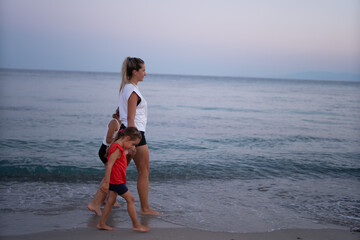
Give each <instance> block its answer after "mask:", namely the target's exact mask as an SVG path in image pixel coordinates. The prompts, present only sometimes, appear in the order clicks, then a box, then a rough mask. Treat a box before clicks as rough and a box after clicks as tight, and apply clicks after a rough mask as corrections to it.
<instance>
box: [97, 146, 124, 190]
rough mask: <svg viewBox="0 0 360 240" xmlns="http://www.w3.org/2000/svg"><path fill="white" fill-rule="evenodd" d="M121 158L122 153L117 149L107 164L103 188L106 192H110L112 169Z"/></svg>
mask: <svg viewBox="0 0 360 240" xmlns="http://www.w3.org/2000/svg"><path fill="white" fill-rule="evenodd" d="M120 156H121V151H120V149H118V148H117V149H116V150H115V151H114V152H113V153H111V155H110V158H109V160H108V162H107V164H106V169H105V178H104V182H103V184H102V186H101V189H102V190H103V191H104V192H108V190H109V183H110V175H111V170H112V167H113V166H114V163H115V162H116V159H118V158H120Z"/></svg>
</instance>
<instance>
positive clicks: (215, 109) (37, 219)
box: [0, 70, 360, 240]
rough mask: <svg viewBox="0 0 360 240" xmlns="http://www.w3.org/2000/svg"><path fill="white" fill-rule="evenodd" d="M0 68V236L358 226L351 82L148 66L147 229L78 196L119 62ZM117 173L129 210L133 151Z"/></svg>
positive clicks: (327, 233) (357, 127) (113, 97)
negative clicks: (108, 66) (108, 69)
mask: <svg viewBox="0 0 360 240" xmlns="http://www.w3.org/2000/svg"><path fill="white" fill-rule="evenodd" d="M0 82H1V85H2V89H3V94H2V95H0V96H1V99H0V123H1V125H0V127H1V135H0V183H1V184H0V220H1V224H0V238H3V239H19V238H21V239H41V238H46V239H53V238H54V239H56V237H57V236H58V235H60V236H63V239H66V238H72V237H70V236H71V235H73V236H78V235H79V238H80V239H82V237H84V239H92V238H96V237H98V238H100V237H101V238H104V239H106V238H107V237H108V238H109V239H112V238H115V237H116V236H117V235H125V236H128V238H129V239H132V238H133V239H142V238H143V239H192V238H193V239H202V238H203V239H211V237H214V238H215V237H216V238H217V239H229V240H230V239H265V238H266V239H271V238H274V239H276V238H278V239H339V240H340V239H341V240H342V239H354V238H358V237H359V236H358V235H357V234H355V233H354V234H353V233H351V232H350V229H353V228H359V227H360V205H359V199H360V192H359V189H360V181H359V176H360V161H359V160H360V147H359V146H360V123H359V119H360V96H359V92H360V83H358V82H334V81H306V80H284V79H282V80H281V79H251V78H226V77H205V76H201V77H200V76H181V75H151V74H149V75H148V76H146V78H145V79H144V82H142V83H141V84H139V88H140V89H141V92H142V93H143V95H144V97H145V99H146V100H147V102H148V110H149V121H148V125H147V130H146V140H147V142H148V146H149V151H150V186H149V202H150V203H151V206H152V207H153V208H154V209H156V210H158V211H161V212H162V213H163V215H162V216H159V217H155V218H154V217H153V218H144V217H141V221H145V224H146V225H148V226H150V227H151V228H152V229H151V231H150V232H149V233H146V234H138V233H133V232H132V231H131V223H130V220H129V216H128V214H127V211H126V207H125V202H124V201H123V200H122V199H121V198H119V199H118V201H119V202H120V205H122V207H121V208H118V209H114V210H113V211H112V214H111V216H110V218H109V222H108V224H109V225H110V226H113V227H115V228H116V229H117V230H116V231H115V232H104V231H98V230H97V229H96V223H97V222H98V220H99V219H98V218H96V217H94V216H93V215H94V214H93V213H92V212H90V211H89V210H88V209H87V207H86V206H87V204H88V202H89V201H90V200H91V199H92V197H93V196H94V194H95V192H96V190H97V188H98V186H99V183H100V181H101V179H102V178H103V177H104V166H103V163H102V162H101V161H100V159H99V158H98V149H99V147H100V145H101V142H102V138H103V136H104V131H105V128H106V124H107V123H108V122H109V120H110V119H111V114H112V113H113V111H114V110H115V108H116V107H117V97H118V88H119V83H120V75H119V73H93V72H61V71H35V70H34V71H32V70H29V71H25V70H24V71H21V70H2V71H0ZM219 83H221V88H219ZM18 86H22V87H21V88H19V87H18ZM199 89H201V91H199ZM164 99H166V101H164ZM127 177H128V179H127V185H128V188H129V190H130V192H132V194H133V195H134V197H135V205H136V208H137V210H138V211H139V209H140V203H139V198H138V194H137V189H136V188H137V186H136V185H137V180H136V179H137V170H136V166H135V164H134V163H133V162H131V163H130V165H129V166H128V169H127ZM139 217H140V216H139Z"/></svg>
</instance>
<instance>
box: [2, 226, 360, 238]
mask: <svg viewBox="0 0 360 240" xmlns="http://www.w3.org/2000/svg"><path fill="white" fill-rule="evenodd" d="M0 239H3V240H15V239H22V240H30V239H47V240H62V239H77V240H93V239H94V240H95V239H104V240H105V239H106V240H112V239H114V240H115V239H116V240H118V239H128V240H132V239H134V240H142V239H144V240H145V239H146V240H162V239H164V240H165V239H166V240H167V239H171V240H177V239H182V240H183V239H194V240H195V239H196V240H212V239H214V240H215V239H216V240H219V239H220V240H221V239H224V240H225V239H227V240H230V239H233V240H235V239H236V240H262V239H266V240H291V239H294V240H301V239H302V240H359V239H360V233H358V232H350V230H340V229H287V230H277V231H273V232H264V233H226V232H211V231H202V230H195V229H190V228H152V229H151V230H150V231H149V232H147V233H138V232H134V231H132V230H131V229H129V228H126V229H125V228H118V229H116V230H115V231H100V230H97V229H95V228H78V229H70V230H55V231H49V232H41V233H32V234H26V235H13V236H1V237H0Z"/></svg>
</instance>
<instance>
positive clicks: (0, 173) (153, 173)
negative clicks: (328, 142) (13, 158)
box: [0, 157, 360, 182]
mask: <svg viewBox="0 0 360 240" xmlns="http://www.w3.org/2000/svg"><path fill="white" fill-rule="evenodd" d="M104 172H105V171H104V168H103V167H97V168H95V167H78V166H51V165H41V164H26V165H11V164H9V163H8V164H4V162H2V163H1V164H0V181H7V180H19V181H54V182H67V181H73V182H81V181H99V180H101V178H102V177H103V176H104ZM127 175H128V178H129V179H131V180H135V179H136V177H137V171H136V167H135V165H134V164H130V165H129V167H128V170H127ZM326 177H335V178H342V177H344V178H355V179H359V178H360V168H351V167H339V166H333V165H324V164H313V163H307V164H306V163H303V164H299V163H291V164H290V163H286V161H285V160H283V161H279V160H277V161H274V160H272V161H271V160H270V161H269V160H267V159H265V158H261V157H258V158H256V159H254V161H253V162H249V161H247V162H234V161H230V162H226V163H225V162H216V163H214V162H212V163H206V162H202V163H197V162H194V163H192V162H152V163H151V170H150V179H151V180H155V181H171V180H181V181H185V180H203V179H219V180H229V179H243V180H251V179H272V178H289V179H307V178H326Z"/></svg>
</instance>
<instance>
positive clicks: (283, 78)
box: [0, 68, 360, 83]
mask: <svg viewBox="0 0 360 240" xmlns="http://www.w3.org/2000/svg"><path fill="white" fill-rule="evenodd" d="M0 71H12V72H61V73H78V74H86V73H90V74H111V75H112V74H120V70H119V72H110V71H109V72H107V71H85V70H59V69H21V68H0ZM301 74H305V75H304V76H303V77H301ZM306 74H307V73H296V74H293V76H292V75H284V76H279V77H276V76H269V77H256V76H216V75H214V76H211V75H196V74H195V75H191V74H175V73H148V75H149V76H176V77H179V76H180V77H185V78H191V77H197V78H199V77H200V78H227V79H254V80H277V81H316V82H318V81H321V82H350V83H359V82H360V75H359V76H358V75H356V77H354V78H356V79H345V80H340V79H326V77H318V78H311V77H309V76H306ZM318 74H322V73H318ZM324 74H327V73H324ZM296 75H298V77H296ZM335 75H337V74H335ZM352 75H354V74H352ZM354 76H355V75H354ZM357 77H358V78H357Z"/></svg>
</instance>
